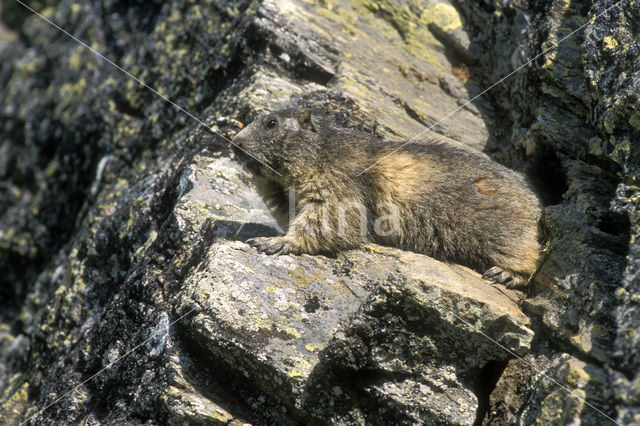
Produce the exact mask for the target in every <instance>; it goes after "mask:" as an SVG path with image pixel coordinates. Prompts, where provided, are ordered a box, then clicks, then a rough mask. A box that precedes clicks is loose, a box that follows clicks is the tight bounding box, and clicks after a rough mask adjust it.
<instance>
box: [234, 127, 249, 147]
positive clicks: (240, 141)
mask: <svg viewBox="0 0 640 426" xmlns="http://www.w3.org/2000/svg"><path fill="white" fill-rule="evenodd" d="M244 133H245V129H243V130H241V131H240V132H239V133H238V134H237V135H235V136H234V137H233V139H231V141H232V142H233V143H234V144H236V145H238V146H239V147H240V148H245V142H246V139H245V137H244V136H245V135H244Z"/></svg>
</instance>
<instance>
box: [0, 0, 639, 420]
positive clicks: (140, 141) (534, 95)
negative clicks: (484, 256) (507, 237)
mask: <svg viewBox="0 0 640 426" xmlns="http://www.w3.org/2000/svg"><path fill="white" fill-rule="evenodd" d="M32 6H33V7H35V8H36V9H37V10H39V11H41V13H42V14H43V15H44V16H45V17H47V18H48V19H51V20H52V21H54V22H55V23H56V24H57V25H60V26H61V27H63V28H64V29H65V30H67V31H69V33H70V34H73V35H74V36H75V37H78V38H79V39H81V40H83V41H84V42H86V43H87V44H88V45H89V46H91V47H92V48H93V49H95V50H97V51H99V52H100V53H101V54H103V55H105V56H106V57H107V58H109V60H112V61H114V62H115V63H117V64H118V65H119V66H121V67H123V69H126V70H127V72H129V73H131V74H132V75H134V76H136V78H139V79H141V81H144V82H145V84H148V85H149V86H150V87H152V88H153V89H154V90H156V91H157V93H153V92H151V91H149V90H148V88H145V87H144V86H142V85H140V84H139V82H136V81H134V80H132V79H131V78H129V77H128V76H126V75H124V74H123V73H121V72H120V71H119V70H117V69H115V68H113V67H112V66H110V65H109V64H108V63H105V62H104V61H103V60H101V59H99V58H96V56H95V55H94V54H92V53H91V52H90V51H88V50H87V49H85V48H84V47H82V46H80V45H78V44H77V43H76V42H74V41H73V40H72V39H70V38H69V37H67V36H66V35H64V34H62V33H60V31H58V30H56V29H55V28H53V27H52V26H50V25H49V24H47V23H46V22H44V21H43V20H42V19H40V18H38V17H37V16H34V15H32V14H30V13H26V12H25V10H24V9H21V8H20V7H21V6H20V5H19V4H18V3H16V4H14V5H10V4H7V5H4V4H3V5H2V12H3V14H2V19H3V22H4V24H6V27H7V28H9V30H3V29H2V28H0V64H1V65H0V116H1V117H2V119H1V120H0V188H1V189H0V206H1V207H2V208H0V268H1V270H2V271H3V274H2V275H1V277H0V306H1V307H2V309H0V407H1V408H0V422H2V423H7V424H15V423H19V422H22V421H28V422H31V423H34V424H35V423H38V424H41V423H44V424H49V423H86V424H103V423H109V424H112V423H145V422H150V423H170V424H173V423H181V424H182V423H185V424H186V423H188V424H240V423H243V424H244V423H250V424H264V423H277V424H293V423H304V424H307V423H310V424H324V423H338V424H364V423H370V424H389V423H390V424H422V423H425V424H481V423H483V424H505V423H506V424H513V423H518V424H520V423H522V424H529V423H533V422H542V423H576V424H577V423H585V424H602V423H606V422H610V421H612V420H615V421H617V422H619V423H621V424H633V423H638V422H640V409H639V408H638V407H639V406H640V402H639V397H638V392H637V389H638V386H637V383H638V380H640V379H639V377H640V376H639V373H638V371H640V368H639V367H640V358H639V355H638V354H640V333H638V332H637V331H638V329H639V326H640V308H639V307H638V306H639V304H638V300H639V296H638V294H639V293H640V292H639V290H640V289H639V284H638V282H639V280H638V279H637V276H638V270H639V267H638V262H639V260H638V259H639V257H638V256H639V255H638V253H639V252H640V251H639V249H638V244H637V241H638V238H640V236H639V235H638V234H639V232H640V231H639V229H640V226H639V225H638V224H639V223H640V222H639V220H638V211H639V209H638V200H640V197H638V185H637V180H638V170H639V165H640V161H639V158H638V146H639V145H638V142H640V126H638V123H639V122H640V120H639V119H638V117H639V115H638V114H639V113H638V105H639V103H638V93H640V91H639V90H638V89H640V87H639V86H640V70H639V69H638V66H639V65H638V61H636V60H635V59H636V58H637V57H638V56H639V54H640V52H638V49H640V47H639V46H638V43H634V40H636V39H637V37H638V34H637V33H638V28H637V25H635V23H636V22H638V20H639V19H640V9H639V7H640V6H639V5H638V3H637V2H629V3H628V4H625V5H624V6H622V7H619V8H618V7H612V6H614V5H613V4H610V3H609V2H605V1H604V0H597V1H595V2H594V3H593V4H591V3H588V2H583V1H578V2H572V3H571V4H569V3H566V2H560V1H554V2H551V3H549V4H544V5H543V4H542V3H536V2H525V1H520V0H516V1H509V2H493V3H491V4H489V3H485V2H452V3H450V2H447V1H444V0H426V1H421V0H410V1H399V2H392V1H381V2H371V1H360V0H359V1H354V2H347V1H344V0H331V1H323V2H306V1H298V0H287V1H279V2H275V1H264V2H253V1H249V0H240V1H234V2H202V3H198V4H192V3H186V2H182V1H174V2H170V3H167V2H155V1H154V2H147V3H145V4H142V3H126V4H125V3H123V2H119V1H116V0H108V1H105V2H102V3H101V4H99V5H98V4H97V3H96V4H93V3H73V2H71V1H66V0H63V1H60V2H37V3H33V5H32ZM582 26H584V29H581V28H582ZM572 31H575V34H573V35H571V36H570V37H569V38H567V39H566V40H564V38H565V37H566V36H568V35H569V34H570V33H571V32H572ZM7 34H8V35H7ZM16 35H17V37H16ZM556 44H558V47H557V48H556V47H554V46H555V45H556ZM536 57H537V59H535V60H533V61H530V60H531V59H533V58H536ZM503 78H504V79H503ZM496 82H499V84H497V85H494V83H496ZM488 87H492V88H491V89H490V90H489V91H486V93H485V89H486V88H488ZM158 94H159V95H161V96H163V97H165V98H166V99H170V100H171V101H172V102H174V103H175V105H178V106H180V108H183V110H184V111H188V112H189V113H190V114H192V116H189V115H186V114H184V111H181V110H179V109H177V108H176V107H175V105H171V104H169V103H167V102H166V100H165V99H163V98H162V97H160V96H158ZM289 104H298V105H316V106H319V107H321V108H323V109H325V110H326V111H328V113H330V114H332V115H333V116H334V117H335V118H336V120H338V121H339V122H340V123H341V124H342V125H345V126H353V127H357V128H360V129H362V130H365V131H370V132H376V133H377V134H380V135H384V136H386V137H388V138H392V139H396V140H398V141H400V140H403V139H406V138H410V137H416V136H417V137H418V138H426V137H438V138H442V139H446V140H448V141H450V142H452V143H457V144H461V145H463V146H465V147H467V148H468V149H474V150H476V151H482V152H484V153H485V154H487V155H489V156H491V157H493V158H494V159H496V160H497V161H501V162H503V163H504V164H507V165H508V166H511V167H513V168H515V169H518V170H521V171H523V170H529V171H530V173H531V175H532V177H533V178H534V179H536V183H537V184H538V186H539V187H540V190H541V197H542V199H543V200H544V201H545V205H546V208H545V214H544V218H543V220H542V223H541V225H542V228H543V231H544V233H545V235H546V243H547V250H546V254H545V261H544V263H543V264H542V266H541V268H540V271H539V272H538V274H537V275H536V277H535V278H534V279H533V281H532V283H531V285H530V287H529V288H528V289H527V291H526V292H525V293H519V292H513V291H509V290H506V289H504V288H503V287H500V286H492V285H490V284H489V283H487V282H485V281H483V280H482V279H481V278H480V277H479V275H478V273H477V271H471V270H469V269H467V268H464V267H460V266H457V265H452V264H444V263H441V262H438V261H436V260H433V259H430V258H428V257H426V256H423V255H418V254H415V253H409V252H403V251H400V250H397V249H391V248H387V247H380V246H375V245H368V246H366V247H362V248H361V249H359V250H353V251H348V252H344V253H340V254H338V255H337V256H336V257H332V258H328V257H324V256H308V255H302V256H266V255H264V254H259V253H258V252H256V251H255V250H254V249H252V248H250V247H249V246H248V245H247V244H245V243H244V241H245V240H246V239H247V238H250V237H255V236H258V235H275V234H277V233H278V232H279V231H280V230H279V229H278V228H277V225H276V224H275V222H274V220H273V218H272V217H271V215H270V214H269V213H268V211H267V209H266V207H265V206H264V203H263V202H262V201H261V200H260V199H259V198H258V196H257V194H256V192H255V189H254V187H253V183H252V180H251V177H250V176H249V175H248V174H247V172H246V171H244V170H243V169H242V167H241V166H240V165H239V164H238V163H237V162H236V161H235V160H234V158H233V154H232V152H231V150H230V149H229V146H228V141H226V140H225V139H224V137H222V136H220V135H219V133H222V134H225V135H232V131H231V130H230V127H232V126H233V125H234V121H233V120H239V121H241V122H244V123H245V124H246V123H247V122H249V121H250V120H251V119H252V118H253V117H254V116H256V115H257V114H260V113H263V112H267V111H270V110H273V109H276V108H280V107H282V106H284V105H289ZM219 117H226V118H225V119H218V118H219ZM194 118H195V119H194ZM205 126H206V127H210V128H209V129H207V128H206V127H205ZM216 133H217V134H216Z"/></svg>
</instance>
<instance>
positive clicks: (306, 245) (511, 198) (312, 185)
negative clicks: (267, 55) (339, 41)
mask: <svg viewBox="0 0 640 426" xmlns="http://www.w3.org/2000/svg"><path fill="white" fill-rule="evenodd" d="M233 142H234V143H235V144H237V145H238V146H239V147H241V148H242V149H244V150H246V151H248V152H250V153H251V154H252V155H254V156H255V158H252V157H250V156H248V155H246V153H244V152H242V151H240V150H237V149H236V153H237V154H238V156H239V158H240V159H241V160H242V161H243V163H244V164H245V165H246V167H247V168H248V169H249V170H250V171H251V172H252V173H253V174H255V176H256V178H257V187H258V190H259V192H260V194H261V196H262V197H263V198H264V200H265V202H266V204H267V206H268V207H269V208H270V209H271V210H272V212H273V214H274V216H275V218H276V220H277V221H278V223H279V224H280V226H282V228H283V229H285V230H286V235H283V236H278V237H270V238H266V237H260V238H254V239H252V240H250V241H249V243H250V244H251V245H253V246H255V247H257V248H258V249H259V250H261V251H264V252H266V253H268V254H274V253H283V254H285V253H296V254H300V253H309V254H318V253H335V252H337V251H340V250H345V249H352V248H356V247H358V246H359V245H361V244H364V243H367V242H374V243H378V244H382V245H388V246H394V247H398V248H401V249H404V250H411V251H414V252H417V253H424V254H426V255H428V256H432V257H434V258H436V259H440V260H444V261H451V262H456V263H460V264H463V265H466V266H469V267H472V268H475V269H477V270H480V271H481V272H482V271H486V272H485V276H488V277H490V278H492V279H494V280H496V281H499V282H507V285H509V286H510V287H513V286H517V285H520V284H522V283H523V282H524V281H525V280H526V277H527V276H529V275H530V274H531V273H532V272H533V271H534V270H535V269H536V267H537V265H538V260H539V257H540V244H539V242H538V225H537V220H538V218H539V216H540V203H539V201H538V199H537V197H536V196H535V195H534V194H533V192H532V191H531V189H530V188H529V186H528V184H527V182H526V181H525V179H523V177H522V176H520V175H519V174H518V173H516V172H514V171H512V170H510V169H508V168H506V167H504V166H502V165H500V164H497V163H495V162H492V161H491V160H489V159H488V158H486V157H484V156H482V155H480V154H476V153H473V152H471V151H470V150H467V149H464V148H460V147H456V146H453V145H451V144H448V143H444V142H433V141H431V142H420V143H409V144H407V145H405V146H404V147H402V149H400V150H398V151H397V152H393V151H394V149H395V148H396V147H397V146H398V144H397V143H395V144H394V143H391V142H387V141H381V140H378V139H377V138H375V137H373V136H372V135H369V134H367V133H364V132H359V131H355V130H351V129H345V128H341V127H338V126H336V125H335V124H334V123H333V122H332V120H331V119H329V118H327V117H325V116H322V115H320V114H318V113H317V112H313V113H312V111H311V110H310V109H286V110H282V111H279V112H276V113H273V114H269V115H267V116H264V117H262V118H259V119H258V120H256V121H254V122H253V123H251V124H250V125H249V126H247V127H246V128H245V129H244V130H242V131H241V132H240V133H238V134H237V135H236V136H235V138H234V139H233ZM256 158H257V159H258V160H260V161H256ZM260 162H262V163H260ZM265 164H266V165H268V166H269V167H266V166H265ZM374 164H375V165H374ZM372 165H373V167H370V166H372ZM368 167H370V168H369V169H367V168H368ZM365 169H367V170H366V172H364V173H362V172H363V171H364V170H365ZM274 170H275V171H277V172H278V173H275V172H274ZM291 195H292V196H293V197H294V198H292V199H295V201H294V204H295V206H291V207H295V210H293V211H295V213H294V217H293V218H291V219H292V220H291V221H290V220H289V219H290V218H289V212H290V206H289V198H290V196H291Z"/></svg>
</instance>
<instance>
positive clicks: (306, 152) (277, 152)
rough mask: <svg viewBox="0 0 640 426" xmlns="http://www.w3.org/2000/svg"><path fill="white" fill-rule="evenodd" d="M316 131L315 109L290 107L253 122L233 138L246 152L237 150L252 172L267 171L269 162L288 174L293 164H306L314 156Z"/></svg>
mask: <svg viewBox="0 0 640 426" xmlns="http://www.w3.org/2000/svg"><path fill="white" fill-rule="evenodd" d="M313 133H314V132H313V126H312V125H311V110H309V109H303V110H298V109H287V110H282V111H278V112H274V113H272V114H268V115H265V116H263V117H260V118H258V119H257V120H255V121H253V122H252V123H251V124H249V125H248V126H247V127H246V128H244V129H243V130H242V131H241V132H240V133H238V134H237V135H236V136H235V137H234V138H233V143H234V144H236V145H238V147H240V148H242V150H244V151H245V152H243V151H241V150H240V149H237V148H236V149H235V152H236V154H237V156H238V158H239V159H240V160H241V161H242V162H243V163H244V164H245V165H246V166H247V167H248V168H249V169H250V170H251V171H252V172H254V173H255V172H258V173H260V172H261V171H264V169H265V167H264V164H267V165H268V166H269V167H271V168H273V169H274V170H276V171H277V172H278V173H281V174H286V173H289V172H291V170H290V168H291V167H292V166H295V167H299V166H301V165H302V164H304V163H305V158H308V159H313V158H314V152H313V151H314V143H313V142H312V141H313V140H314V139H315V138H314V137H313ZM249 154H251V155H249ZM261 163H263V164H261Z"/></svg>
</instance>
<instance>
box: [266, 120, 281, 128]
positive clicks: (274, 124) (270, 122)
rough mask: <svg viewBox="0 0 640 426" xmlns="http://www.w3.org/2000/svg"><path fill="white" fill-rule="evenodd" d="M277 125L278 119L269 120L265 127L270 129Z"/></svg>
mask: <svg viewBox="0 0 640 426" xmlns="http://www.w3.org/2000/svg"><path fill="white" fill-rule="evenodd" d="M277 125H278V120H269V121H268V122H267V124H266V125H265V126H264V127H265V129H267V130H269V129H273V128H274V127H276V126H277Z"/></svg>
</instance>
